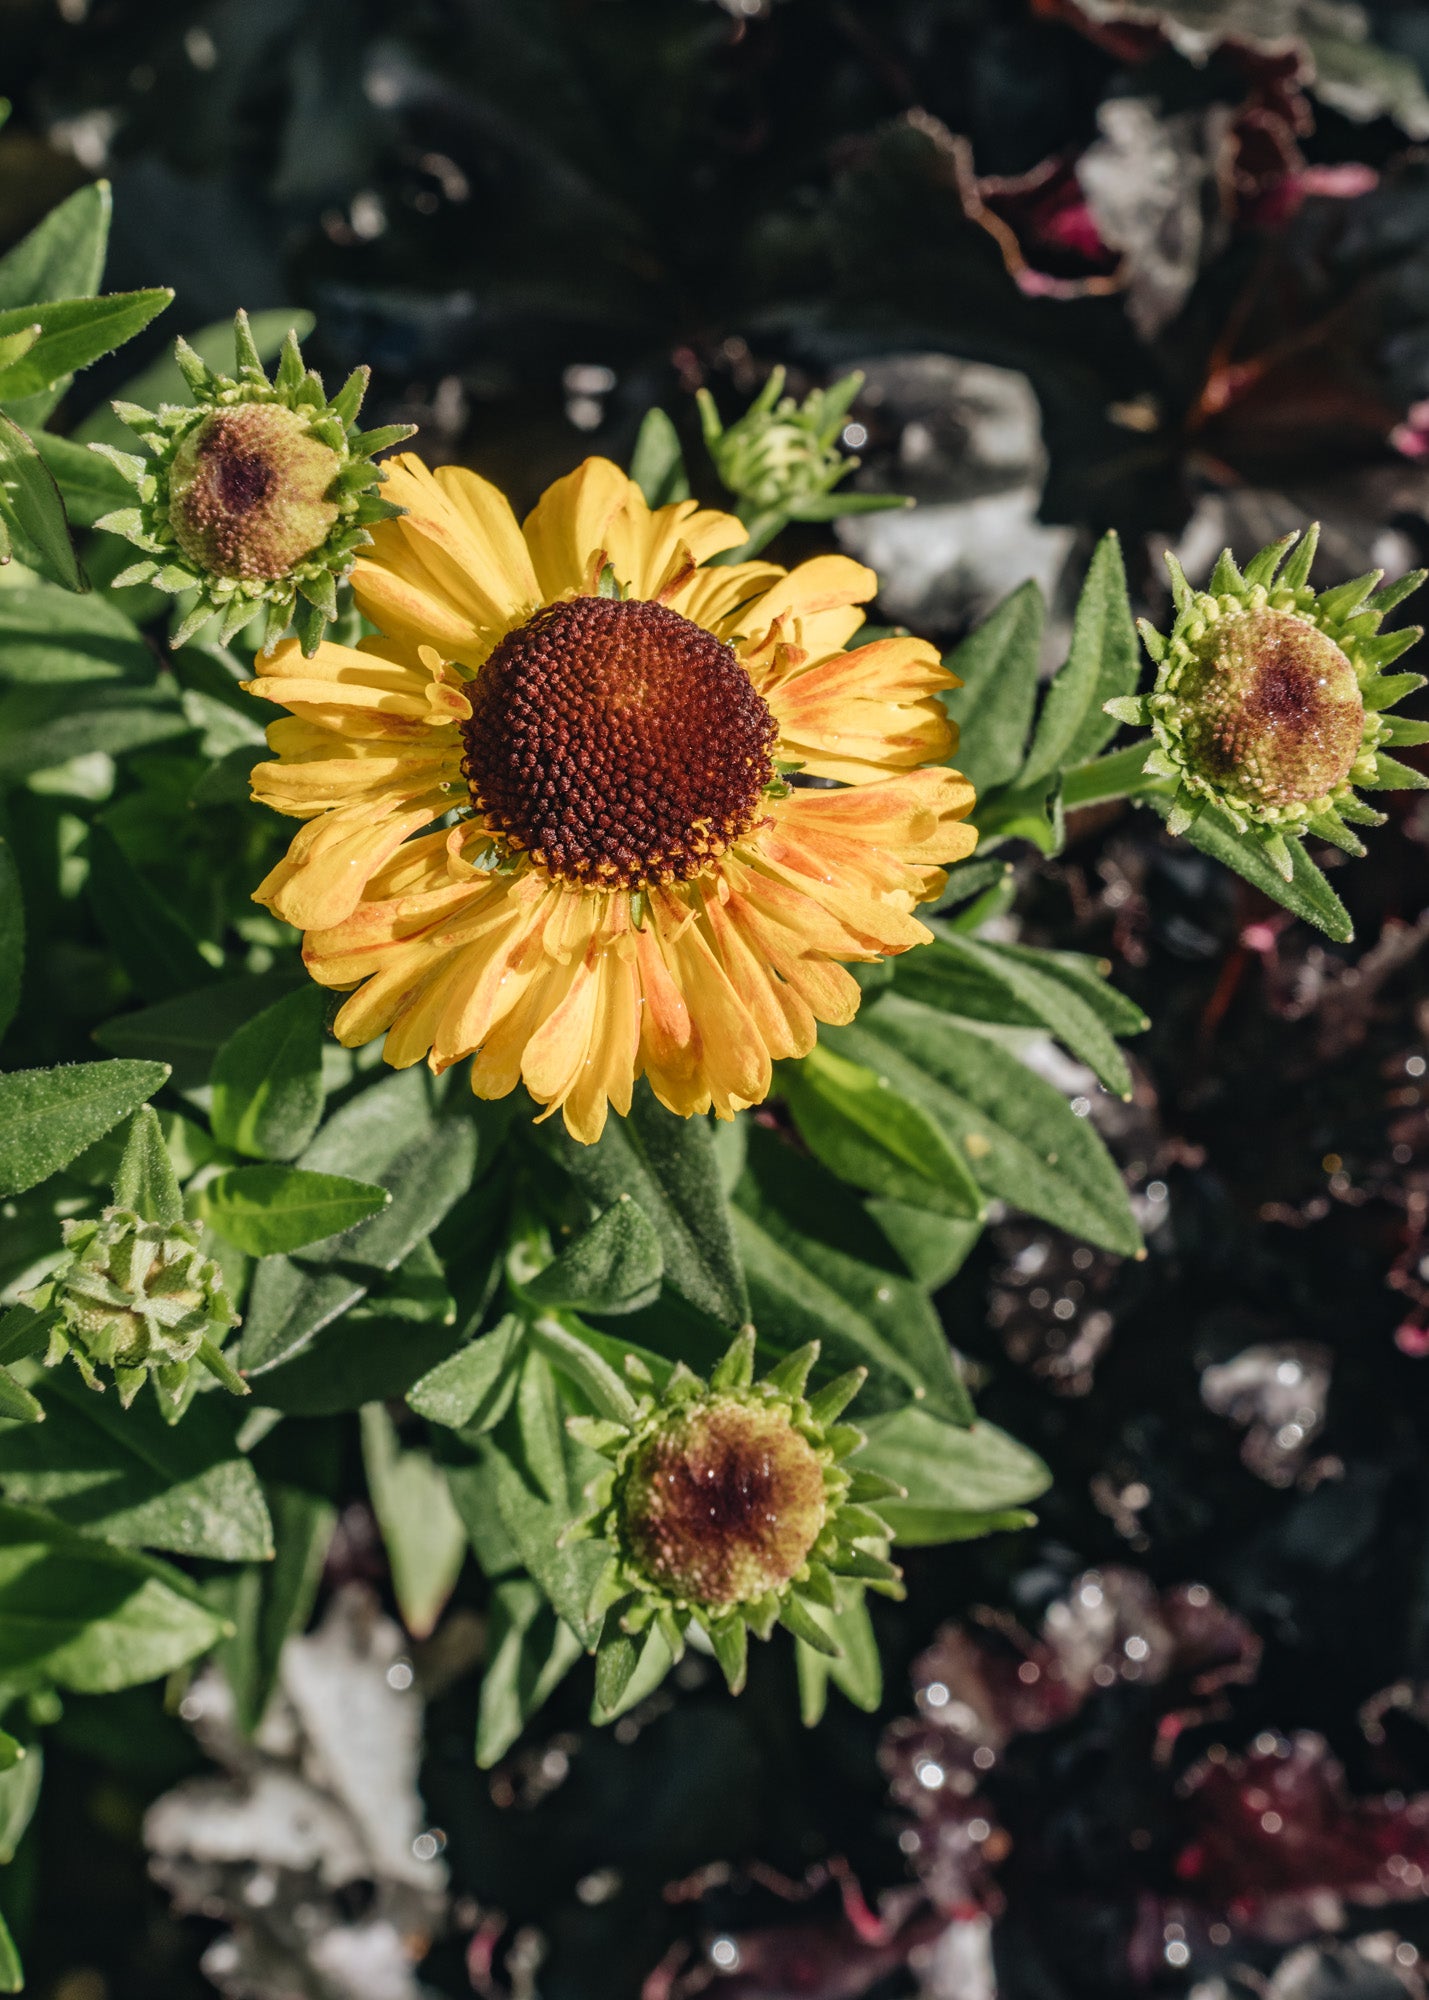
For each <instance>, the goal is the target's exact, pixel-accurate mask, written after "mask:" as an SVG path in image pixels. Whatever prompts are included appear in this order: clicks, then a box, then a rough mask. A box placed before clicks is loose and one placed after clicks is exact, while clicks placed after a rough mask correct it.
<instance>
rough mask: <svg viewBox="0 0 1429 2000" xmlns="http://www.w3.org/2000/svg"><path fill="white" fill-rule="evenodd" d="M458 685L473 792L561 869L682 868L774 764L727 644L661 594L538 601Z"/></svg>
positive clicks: (602, 872) (746, 804) (751, 691)
mask: <svg viewBox="0 0 1429 2000" xmlns="http://www.w3.org/2000/svg"><path fill="white" fill-rule="evenodd" d="M467 693H468V696H469V698H470V701H471V720H470V721H469V722H467V723H466V724H465V725H464V727H463V730H462V735H463V737H464V739H465V743H466V758H465V762H464V764H463V769H464V771H465V773H466V778H467V783H468V784H469V785H470V787H471V793H472V798H473V801H474V802H475V804H476V805H477V806H478V808H479V809H480V810H481V811H482V812H483V813H484V814H485V816H486V818H487V821H488V822H489V824H490V825H491V826H492V827H493V829H494V830H495V831H497V832H498V833H500V834H503V835H505V836H506V838H507V839H509V840H510V841H511V842H512V843H513V844H514V845H516V846H518V847H523V848H525V849H527V850H528V851H529V852H530V854H531V855H532V857H533V858H534V859H535V860H536V861H537V862H539V863H540V865H541V866H542V867H543V868H545V869H546V870H547V871H548V872H549V873H550V874H552V875H555V876H558V877H560V878H561V879H562V880H565V881H570V882H580V883H584V884H589V885H590V886H591V887H593V888H639V887H642V886H644V885H646V884H649V883H657V882H683V881H687V880H688V879H689V878H690V877H691V876H692V875H696V874H698V873H699V872H700V870H701V869H702V868H705V867H707V866H708V865H709V863H710V862H711V861H712V860H714V859H715V858H716V857H717V856H718V855H720V854H722V853H723V852H724V850H725V849H726V848H727V847H728V846H729V845H730V843H731V842H732V841H735V840H737V839H738V838H739V836H740V835H741V834H742V833H744V832H745V831H747V829H748V828H749V827H750V826H751V825H752V823H753V821H754V819H755V818H756V816H757V814H758V809H759V801H760V796H761V794H762V792H763V790H764V787H765V786H766V785H767V784H768V783H769V780H770V778H771V776H772V775H773V761H772V756H773V750H774V744H775V740H776V737H777V733H778V732H777V728H776V725H775V722H774V718H773V716H772V715H771V714H770V712H769V710H768V708H767V707H766V705H765V703H764V702H763V700H762V699H761V698H760V696H759V695H758V694H757V693H756V691H755V688H754V684H753V682H752V681H751V680H750V678H749V675H748V674H747V673H746V671H745V669H744V668H743V666H742V665H741V664H740V662H739V660H738V659H737V658H736V656H735V654H734V652H733V650H732V649H731V648H730V647H729V646H726V645H724V644H723V643H722V642H721V641H720V640H718V639H716V638H715V636H714V634H713V633H712V632H707V631H705V629H704V627H703V626H701V625H696V624H694V623H692V621H691V620H690V619H688V618H682V617H681V616H680V615H679V613H678V612H676V611H671V610H669V609H668V607H667V606H665V605H663V604H651V603H646V602H643V601H641V600H638V599H637V600H630V601H627V602H624V603H622V602H620V601H618V600H617V599H614V598H608V597H576V598H571V599H570V600H569V601H567V602H565V603H562V604H553V605H551V606H549V607H548V608H547V609H546V610H544V611H542V612H539V613H538V614H537V616H536V617H534V618H533V619H532V620H531V621H530V623H529V624H527V625H523V626H522V627H521V629H520V630H519V631H517V632H512V633H509V634H508V635H507V637H506V638H504V639H503V640H502V641H501V644H500V645H499V646H498V647H497V648H496V650H495V652H494V653H493V654H492V655H491V657H490V659H489V660H488V661H487V662H486V664H485V666H484V667H482V669H481V671H480V673H479V674H478V675H477V677H476V680H475V681H474V682H473V683H472V685H471V686H470V687H469V688H468V690H467Z"/></svg>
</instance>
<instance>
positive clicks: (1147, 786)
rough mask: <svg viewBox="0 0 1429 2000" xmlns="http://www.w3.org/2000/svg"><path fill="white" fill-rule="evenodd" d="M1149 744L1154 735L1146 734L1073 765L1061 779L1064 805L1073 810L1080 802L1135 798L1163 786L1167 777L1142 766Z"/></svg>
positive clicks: (1091, 802) (1093, 803) (1083, 804)
mask: <svg viewBox="0 0 1429 2000" xmlns="http://www.w3.org/2000/svg"><path fill="white" fill-rule="evenodd" d="M1150 748H1151V739H1150V738H1149V737H1146V736H1143V737H1141V738H1140V739H1139V741H1137V742H1135V743H1129V744H1128V745H1127V746H1126V748H1125V749H1124V750H1113V751H1112V752H1111V754H1110V756H1107V757H1093V758H1092V759H1091V761H1090V762H1089V763H1086V764H1076V765H1074V766H1073V767H1072V769H1071V770H1070V771H1068V773H1067V775H1066V777H1065V778H1064V779H1063V781H1062V804H1063V806H1064V807H1065V808H1066V810H1067V811H1068V812H1074V811H1075V810H1076V808H1077V807H1078V806H1095V805H1100V804H1101V803H1102V802H1103V801H1104V800H1106V799H1134V798H1140V797H1143V796H1144V795H1145V794H1146V793H1147V792H1155V791H1161V790H1163V789H1164V788H1165V785H1166V780H1165V779H1164V778H1158V777H1156V776H1154V775H1151V774H1149V773H1147V772H1146V771H1144V770H1143V769H1142V766H1143V765H1144V764H1145V762H1146V753H1147V751H1148V750H1149V749H1150Z"/></svg>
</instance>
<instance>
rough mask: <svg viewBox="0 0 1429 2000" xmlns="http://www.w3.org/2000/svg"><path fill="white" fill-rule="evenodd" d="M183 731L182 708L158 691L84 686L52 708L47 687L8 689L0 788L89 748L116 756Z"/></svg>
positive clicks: (1, 711)
mask: <svg viewBox="0 0 1429 2000" xmlns="http://www.w3.org/2000/svg"><path fill="white" fill-rule="evenodd" d="M0 594H2V593H0ZM188 730H189V723H188V720H187V718H186V717H185V715H184V712H183V710H182V709H181V708H180V707H179V706H178V704H177V703H176V702H175V701H174V700H173V698H172V696H170V695H169V694H168V693H166V692H165V691H164V690H162V689H157V688H131V687H113V686H106V685H105V684H104V683H103V682H100V683H98V684H97V685H96V684H86V685H85V686H83V687H78V688H73V689H70V690H68V691H66V693H65V695H64V697H63V701H62V703H60V704H59V705H57V703H56V698H55V694H54V691H53V690H52V689H50V688H47V687H17V688H12V689H11V690H10V692H9V693H8V694H5V695H0V784H11V783H13V782H14V780H15V779H17V778H27V777H29V775H30V774H31V772H33V771H52V770H53V769H54V768H55V766H56V765H57V764H68V763H70V762H71V761H72V759H74V758H76V757H86V756H89V755H90V754H91V753H92V752H93V751H95V750H102V751H104V752H105V754H106V755H107V756H110V757H122V756H123V755H124V754H125V753H126V752H127V751H130V750H140V749H143V748H145V747H147V746H148V745H149V744H153V743H163V742H165V741H166V740H167V739H168V738H170V737H173V736H184V735H186V734H187V733H188Z"/></svg>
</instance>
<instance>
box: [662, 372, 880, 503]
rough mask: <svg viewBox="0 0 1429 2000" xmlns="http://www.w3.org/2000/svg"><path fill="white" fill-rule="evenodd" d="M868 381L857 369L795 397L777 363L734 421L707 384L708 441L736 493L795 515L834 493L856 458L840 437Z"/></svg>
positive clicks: (703, 401) (703, 420) (703, 412)
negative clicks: (724, 419)
mask: <svg viewBox="0 0 1429 2000" xmlns="http://www.w3.org/2000/svg"><path fill="white" fill-rule="evenodd" d="M862 387H863V376H862V375H861V374H858V373H857V372H855V373H854V374H852V375H846V376H844V378H843V380H842V381H841V382H836V383H834V385H833V386H832V387H831V388H828V389H815V390H813V391H811V393H810V394H809V395H807V396H806V397H805V398H804V400H803V402H802V403H797V402H795V400H794V398H793V397H792V396H786V395H785V394H784V393H783V391H784V370H783V369H782V368H775V369H774V370H773V371H772V372H771V374H770V376H769V379H768V381H767V382H766V383H765V384H764V387H763V388H762V389H761V390H760V392H759V394H758V395H757V396H756V397H755V399H754V401H753V402H752V403H751V404H750V406H749V408H748V409H747V410H746V411H745V413H744V415H743V416H742V417H740V418H738V419H737V420H736V421H735V422H734V423H732V424H729V425H728V426H726V425H725V424H723V423H721V421H720V416H719V411H718V410H717V408H716V407H715V400H714V397H713V396H712V395H711V394H710V392H709V390H708V389H701V390H700V391H699V392H698V402H699V406H700V424H701V426H702V428H703V431H704V439H705V447H706V449H707V450H708V452H709V455H710V457H711V458H712V459H713V460H714V464H715V469H716V471H717V472H718V473H719V476H720V478H721V479H722V480H723V481H724V483H725V485H726V486H727V487H728V488H729V490H730V492H731V493H735V494H737V495H738V496H739V498H740V499H741V500H743V501H746V502H748V503H749V504H750V505H751V506H753V507H756V508H760V509H765V508H776V507H782V508H784V509H785V510H786V511H787V512H789V513H791V514H793V515H795V516H796V518H797V516H798V515H799V513H800V512H801V511H802V510H803V509H804V508H805V507H806V506H808V505H809V504H810V503H811V502H814V501H817V500H818V499H820V498H822V496H823V495H825V494H827V493H830V492H832V490H833V488H834V487H835V486H837V485H838V483H839V481H840V480H841V479H843V478H844V477H845V475H846V474H848V473H850V472H852V471H853V470H854V468H855V466H857V464H858V460H857V459H856V458H850V457H848V456H847V454H845V453H844V452H841V451H840V450H839V448H838V440H839V436H840V434H841V432H842V430H843V427H844V420H845V418H846V417H847V416H848V412H849V406H850V404H851V403H852V402H853V400H854V398H855V396H857V394H858V392H859V390H860V389H861V388H862ZM898 504H900V505H901V504H902V503H901V502H899V503H898Z"/></svg>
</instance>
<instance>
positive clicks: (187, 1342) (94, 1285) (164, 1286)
mask: <svg viewBox="0 0 1429 2000" xmlns="http://www.w3.org/2000/svg"><path fill="white" fill-rule="evenodd" d="M64 1240H65V1246H66V1248H67V1249H68V1251H69V1253H70V1254H69V1257H68V1260H67V1261H66V1262H65V1263H64V1264H62V1265H61V1266H60V1268H59V1270H58V1271H56V1273H55V1274H54V1276H53V1278H52V1279H51V1280H50V1281H49V1284H48V1286H47V1287H46V1288H44V1289H45V1290H47V1291H48V1294H49V1296H48V1301H47V1303H48V1308H49V1310H50V1311H51V1312H52V1313H56V1314H57V1315H58V1318H57V1320H56V1322H55V1324H54V1326H53V1328H52V1330H51V1334H50V1345H49V1351H48V1353H47V1354H46V1356H45V1361H46V1365H47V1366H49V1367H54V1366H55V1365H56V1364H57V1363H59V1362H60V1361H62V1360H63V1359H64V1357H65V1355H66V1354H69V1355H71V1356H72V1357H73V1359H74V1361H75V1363H76V1365H77V1366H78V1368H79V1371H80V1373H81V1374H82V1375H83V1376H84V1379H85V1380H86V1382H88V1383H89V1385H90V1387H91V1388H95V1389H97V1388H100V1387H102V1386H103V1385H102V1383H101V1381H100V1376H99V1371H100V1370H101V1369H103V1370H107V1371H109V1372H111V1373H112V1375H113V1377H114V1380H115V1382H116V1383H117V1384H118V1387H119V1397H120V1401H121V1402H123V1403H125V1404H126V1405H127V1404H129V1403H131V1402H132V1401H133V1400H134V1397H135V1396H136V1395H137V1394H138V1392H139V1389H140V1387H141V1385H142V1384H143V1382H144V1380H145V1378H146V1377H147V1376H148V1375H151V1374H152V1375H154V1376H155V1377H156V1379H157V1385H158V1387H159V1389H160V1390H161V1392H162V1393H164V1394H165V1395H167V1396H168V1398H169V1400H170V1401H172V1402H178V1401H179V1399H180V1396H181V1395H182V1393H183V1389H184V1386H185V1383H186V1381H187V1377H188V1375H189V1372H190V1369H191V1367H192V1365H193V1363H194V1362H195V1361H199V1362H202V1363H203V1365H204V1366H205V1367H207V1368H209V1369H210V1371H211V1372H212V1373H213V1374H215V1375H217V1376H218V1377H219V1379H220V1380H221V1381H223V1382H224V1383H225V1384H226V1386H228V1387H229V1388H234V1389H237V1390H239V1391H242V1392H246V1384H244V1383H242V1382H241V1381H240V1380H239V1378H238V1377H237V1376H236V1375H234V1373H233V1370H232V1369H231V1368H230V1367H229V1365H228V1363H227V1362H225V1361H224V1360H223V1358H222V1356H221V1354H220V1353H219V1352H218V1347H219V1343H220V1342H221V1341H222V1340H223V1338H224V1337H225V1335H226V1334H227V1333H228V1332H229V1330H230V1329H231V1328H232V1327H235V1326H237V1324H238V1315H237V1314H236V1313H235V1312H234V1310H233V1307H232V1305H231V1304H230V1303H229V1300H228V1296H227V1294H226V1292H225V1290H224V1279H223V1273H222V1271H221V1270H220V1268H219V1266H218V1265H217V1264H216V1263H215V1262H214V1260H213V1259H212V1258H211V1257H206V1256H205V1255H204V1254H203V1252H202V1250H201V1249H200V1248H199V1225H198V1224H197V1223H196V1222H146V1221H144V1220H143V1218H142V1217H140V1216H139V1215H137V1214H136V1213H135V1212H134V1211H133V1210H132V1209H127V1208H107V1209H105V1211H104V1214H103V1215H102V1216H101V1217H100V1219H99V1220H98V1221H97V1222H96V1221H84V1222H79V1221H71V1222H66V1223H65V1225H64ZM39 1302H40V1300H39V1297H38V1296H37V1298H36V1303H37V1304H38V1303H39Z"/></svg>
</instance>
